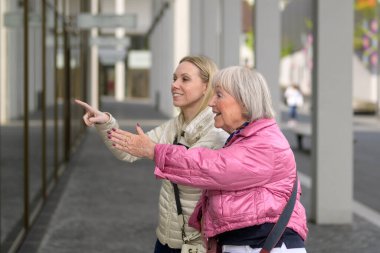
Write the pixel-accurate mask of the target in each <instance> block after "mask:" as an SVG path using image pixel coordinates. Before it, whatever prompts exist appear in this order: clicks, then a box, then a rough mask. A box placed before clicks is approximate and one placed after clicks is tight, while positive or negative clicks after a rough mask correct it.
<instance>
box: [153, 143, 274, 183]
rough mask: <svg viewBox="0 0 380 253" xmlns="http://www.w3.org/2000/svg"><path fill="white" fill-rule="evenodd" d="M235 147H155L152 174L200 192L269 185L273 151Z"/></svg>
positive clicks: (163, 145)
mask: <svg viewBox="0 0 380 253" xmlns="http://www.w3.org/2000/svg"><path fill="white" fill-rule="evenodd" d="M248 146H249V148H248V147H247V145H244V143H243V144H240V145H238V144H236V145H231V146H229V147H227V148H223V149H219V150H212V149H207V148H193V149H189V150H187V149H186V148H185V147H182V146H177V145H170V144H157V145H156V147H155V152H154V154H155V156H154V157H155V158H154V160H155V163H156V168H155V172H154V173H155V175H156V176H157V177H158V178H164V179H168V180H170V181H172V182H175V183H178V184H183V185H189V186H194V187H198V188H202V189H218V190H239V189H244V188H250V187H255V186H260V185H263V184H265V183H266V182H268V180H269V178H270V177H271V174H272V173H273V152H268V147H264V148H263V147H255V146H254V145H248Z"/></svg>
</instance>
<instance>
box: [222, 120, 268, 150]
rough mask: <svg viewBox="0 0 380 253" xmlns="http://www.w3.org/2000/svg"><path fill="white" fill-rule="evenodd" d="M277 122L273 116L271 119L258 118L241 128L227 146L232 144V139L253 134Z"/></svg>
mask: <svg viewBox="0 0 380 253" xmlns="http://www.w3.org/2000/svg"><path fill="white" fill-rule="evenodd" d="M275 124H276V120H275V119H273V118H271V119H265V118H264V119H258V120H255V121H252V122H251V123H249V124H248V125H247V126H245V127H244V128H243V129H241V130H240V132H239V133H237V134H236V135H235V136H233V137H232V138H231V140H230V141H229V142H228V143H226V145H225V146H229V145H231V143H232V142H231V141H232V140H234V139H236V138H238V137H248V136H252V135H254V134H255V133H257V132H259V131H261V130H262V129H264V128H267V127H269V126H273V125H275Z"/></svg>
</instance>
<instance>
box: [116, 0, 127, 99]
mask: <svg viewBox="0 0 380 253" xmlns="http://www.w3.org/2000/svg"><path fill="white" fill-rule="evenodd" d="M124 12H125V1H124V0H115V14H124ZM124 35H125V30H124V28H116V29H115V37H116V38H123V37H124ZM115 98H116V100H117V101H122V100H124V98H125V62H124V60H123V61H118V62H116V64H115Z"/></svg>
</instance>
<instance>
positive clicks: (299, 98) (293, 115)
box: [284, 85, 303, 126]
mask: <svg viewBox="0 0 380 253" xmlns="http://www.w3.org/2000/svg"><path fill="white" fill-rule="evenodd" d="M284 96H285V99H286V104H287V105H288V107H289V121H288V124H289V126H294V125H295V124H296V123H297V120H298V113H297V108H299V107H301V106H302V105H303V95H302V93H301V91H300V89H299V87H298V85H290V86H289V87H288V88H286V90H285V94H284Z"/></svg>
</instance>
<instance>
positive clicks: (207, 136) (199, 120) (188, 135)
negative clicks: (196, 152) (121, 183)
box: [96, 107, 228, 253]
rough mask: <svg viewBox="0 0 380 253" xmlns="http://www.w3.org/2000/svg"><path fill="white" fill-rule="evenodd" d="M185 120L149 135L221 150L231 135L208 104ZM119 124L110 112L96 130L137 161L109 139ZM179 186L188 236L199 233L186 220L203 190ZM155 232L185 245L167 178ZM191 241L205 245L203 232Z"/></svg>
mask: <svg viewBox="0 0 380 253" xmlns="http://www.w3.org/2000/svg"><path fill="white" fill-rule="evenodd" d="M182 122H183V120H182V116H177V117H175V118H173V119H171V120H169V121H167V122H165V123H164V124H162V125H160V126H158V127H156V128H154V129H152V130H151V131H149V132H147V133H146V134H147V135H148V136H149V137H150V138H151V139H152V140H153V141H154V142H156V143H160V144H170V143H173V141H174V137H175V136H176V135H179V136H180V138H179V139H178V142H179V143H181V144H183V145H186V146H188V147H190V148H194V147H208V148H211V149H218V148H221V147H222V146H223V144H224V142H225V141H226V139H227V138H228V134H227V133H226V132H225V131H223V130H221V129H216V128H215V127H214V114H213V113H212V111H211V108H209V107H208V108H206V109H205V110H203V111H202V112H201V113H199V114H198V115H197V116H196V117H195V118H194V119H193V120H192V121H191V122H190V123H189V124H188V125H184V124H183V123H182ZM118 127H119V125H118V123H117V121H116V120H115V118H113V117H112V115H110V120H109V121H108V122H107V123H104V124H96V129H97V131H98V133H99V134H100V136H101V137H102V139H103V141H104V143H105V144H106V146H107V147H108V148H109V149H110V150H111V151H112V153H113V154H114V155H115V156H116V157H117V158H118V159H120V160H123V161H128V162H134V161H136V160H138V159H139V158H137V157H134V156H131V155H129V154H127V153H125V152H122V151H120V150H117V149H115V148H114V147H113V146H112V143H111V142H110V141H109V139H108V138H107V131H109V130H111V129H112V128H118ZM181 133H182V136H181ZM152 174H153V171H152ZM178 187H179V191H180V199H181V205H182V210H183V213H184V217H185V221H186V225H185V232H186V235H190V234H192V233H197V231H196V230H195V229H194V228H192V227H189V226H188V223H187V221H188V219H189V217H190V215H191V214H192V212H193V210H194V207H195V205H196V204H197V202H198V200H199V197H200V195H201V190H200V189H197V188H193V187H188V186H182V185H179V186H178ZM156 234H157V238H158V240H159V241H160V242H161V243H162V244H168V245H169V247H170V248H176V249H179V248H181V246H182V244H183V242H182V235H181V234H182V232H181V227H180V224H179V222H178V215H177V208H176V204H175V197H174V191H173V186H172V184H171V182H170V181H168V180H162V185H161V190H160V196H159V220H158V226H157V229H156ZM190 244H202V240H201V238H200V234H199V236H198V238H197V239H195V240H194V241H192V242H191V243H190ZM199 253H201V252H199Z"/></svg>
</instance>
